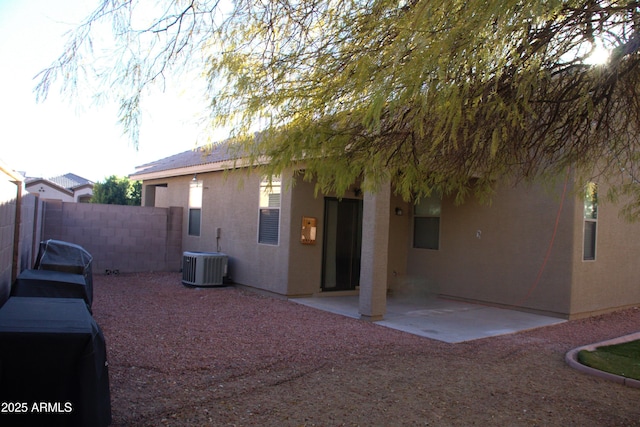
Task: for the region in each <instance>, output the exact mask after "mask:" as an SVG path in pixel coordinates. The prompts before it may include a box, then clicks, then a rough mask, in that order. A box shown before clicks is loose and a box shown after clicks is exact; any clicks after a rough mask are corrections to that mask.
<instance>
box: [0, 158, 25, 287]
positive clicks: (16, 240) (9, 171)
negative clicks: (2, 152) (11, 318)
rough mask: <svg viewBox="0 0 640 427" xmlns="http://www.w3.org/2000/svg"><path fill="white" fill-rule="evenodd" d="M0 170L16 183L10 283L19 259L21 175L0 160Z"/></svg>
mask: <svg viewBox="0 0 640 427" xmlns="http://www.w3.org/2000/svg"><path fill="white" fill-rule="evenodd" d="M0 171H1V172H3V173H4V174H6V175H7V176H8V177H9V181H11V182H12V183H13V184H15V185H16V212H15V220H14V224H13V259H12V262H11V284H13V282H15V281H16V278H17V277H18V263H19V261H20V225H21V222H22V221H21V216H22V183H23V177H22V175H20V174H19V173H17V172H16V171H14V170H12V169H10V168H9V167H8V166H7V165H6V164H5V163H4V162H2V161H1V160H0Z"/></svg>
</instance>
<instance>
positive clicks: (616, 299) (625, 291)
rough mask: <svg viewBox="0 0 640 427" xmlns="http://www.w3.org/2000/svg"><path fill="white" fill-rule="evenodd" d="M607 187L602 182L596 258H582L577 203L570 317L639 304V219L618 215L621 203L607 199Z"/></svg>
mask: <svg viewBox="0 0 640 427" xmlns="http://www.w3.org/2000/svg"><path fill="white" fill-rule="evenodd" d="M607 190H608V188H607V186H606V184H604V183H599V188H598V193H599V195H600V197H599V199H600V201H599V204H598V224H597V229H596V259H595V260H594V261H583V260H582V247H583V246H582V245H583V233H584V231H583V205H582V203H581V202H579V203H576V206H575V209H574V212H573V215H574V219H575V222H576V225H577V226H576V227H575V230H574V236H573V239H574V244H575V246H576V248H577V250H576V251H575V253H574V255H573V283H572V299H571V313H572V315H571V317H584V316H587V315H591V314H596V313H599V312H602V311H609V310H611V309H613V308H623V307H628V306H632V305H639V304H640V275H639V274H638V260H639V258H640V238H639V236H640V222H628V221H626V220H625V219H623V218H621V217H620V216H619V211H620V208H621V207H622V203H623V202H620V203H618V204H614V203H611V202H607V201H606V200H605V197H604V195H605V194H606V192H607Z"/></svg>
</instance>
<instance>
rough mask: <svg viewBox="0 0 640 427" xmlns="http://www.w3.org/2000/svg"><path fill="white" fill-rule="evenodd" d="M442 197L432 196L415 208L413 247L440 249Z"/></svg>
mask: <svg viewBox="0 0 640 427" xmlns="http://www.w3.org/2000/svg"><path fill="white" fill-rule="evenodd" d="M441 205H442V202H441V198H440V195H431V196H430V197H427V198H425V199H422V200H420V202H419V203H418V204H416V205H415V207H414V215H413V247H414V248H422V249H439V248H440V210H441Z"/></svg>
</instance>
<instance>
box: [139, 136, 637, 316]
mask: <svg viewBox="0 0 640 427" xmlns="http://www.w3.org/2000/svg"><path fill="white" fill-rule="evenodd" d="M232 165H233V162H232V159H231V156H230V155H229V154H228V152H227V145H225V144H220V145H216V146H214V147H213V148H211V149H210V150H205V149H204V148H198V149H195V150H190V151H186V152H184V153H180V154H176V155H174V156H171V157H168V158H164V159H161V160H158V161H156V162H153V163H149V164H146V165H142V166H139V167H138V168H136V171H135V172H134V173H133V174H131V175H130V178H131V179H137V180H141V181H142V204H143V206H156V207H171V206H181V207H183V209H184V211H185V212H187V213H188V214H187V215H185V216H184V220H183V225H182V229H183V232H182V235H183V238H182V245H183V250H184V251H203V252H207V251H209V252H222V253H225V254H227V255H228V256H229V270H228V274H229V275H230V277H231V279H232V280H233V282H235V283H238V284H242V285H246V286H251V287H255V288H258V289H261V290H264V291H268V292H271V293H275V294H279V295H283V296H287V297H297V296H310V295H317V294H322V295H343V294H345V293H357V294H358V295H359V301H360V303H359V307H360V313H361V316H362V318H365V319H371V320H379V319H381V318H383V316H384V314H385V307H386V298H387V295H389V294H392V295H394V296H407V297H414V298H421V297H425V298H426V297H428V296H430V295H440V296H444V297H447V298H453V299H457V300H461V301H469V302H476V303H482V304H488V305H492V306H497V307H504V308H512V309H517V310H522V311H528V312H534V313H539V314H545V315H550V316H555V317H559V318H567V319H568V318H578V317H585V316H589V315H593V314H597V313H601V312H606V311H610V310H615V309H620V308H624V307H629V306H633V305H637V304H640V286H639V278H638V274H637V270H636V267H635V263H636V262H637V260H638V257H639V255H640V238H638V237H640V224H636V223H629V222H626V221H625V220H624V219H621V218H620V217H619V215H618V207H617V206H616V205H614V204H608V203H607V204H603V203H602V202H601V201H599V200H598V198H597V193H598V191H600V192H601V193H602V194H604V192H605V191H606V188H605V187H606V184H604V183H601V184H599V186H598V185H597V183H591V184H590V185H588V188H586V189H584V191H585V192H586V196H584V197H583V196H582V194H578V193H582V192H583V189H580V191H575V188H574V178H573V176H572V175H568V177H567V179H566V182H565V179H564V177H563V179H562V180H561V181H562V182H559V183H558V184H557V185H556V186H555V187H553V188H551V189H550V188H548V187H549V186H548V185H542V184H540V185H536V184H517V185H516V184H508V183H504V184H503V185H500V186H499V187H498V188H497V190H496V193H495V196H494V197H493V199H492V201H491V203H490V204H479V203H477V202H476V201H474V200H469V201H468V202H465V203H464V204H462V205H456V204H455V203H454V200H453V198H449V197H442V198H440V197H431V198H429V199H425V200H423V201H421V202H420V203H419V204H418V205H416V206H414V205H413V204H410V203H408V202H406V201H404V200H402V199H401V198H399V197H398V196H396V195H394V192H393V189H392V188H391V187H390V186H389V185H387V186H386V187H383V188H381V189H380V190H379V191H378V192H377V193H375V194H369V193H363V192H362V191H361V189H360V187H359V185H358V183H354V184H353V185H352V187H351V189H350V191H348V193H347V194H346V195H344V196H343V197H342V198H338V197H336V195H335V194H319V195H317V196H316V195H314V183H310V182H303V181H302V180H297V181H296V182H295V183H293V184H292V177H293V175H294V174H293V172H294V171H289V172H288V173H285V174H283V175H282V176H280V177H276V178H275V179H274V180H273V185H272V186H269V185H268V182H267V180H266V179H265V177H264V176H261V174H260V171H259V168H258V169H253V170H252V171H251V172H249V169H248V168H247V169H245V170H235V171H231V172H229V170H230V169H231V168H232Z"/></svg>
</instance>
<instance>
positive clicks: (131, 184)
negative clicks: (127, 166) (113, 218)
mask: <svg viewBox="0 0 640 427" xmlns="http://www.w3.org/2000/svg"><path fill="white" fill-rule="evenodd" d="M141 200H142V183H141V182H140V181H131V180H130V179H129V178H127V177H118V176H115V175H111V176H110V177H108V178H107V179H105V181H104V182H97V183H96V184H95V185H94V186H93V197H92V198H91V203H101V204H105V205H130V206H140V203H141Z"/></svg>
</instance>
